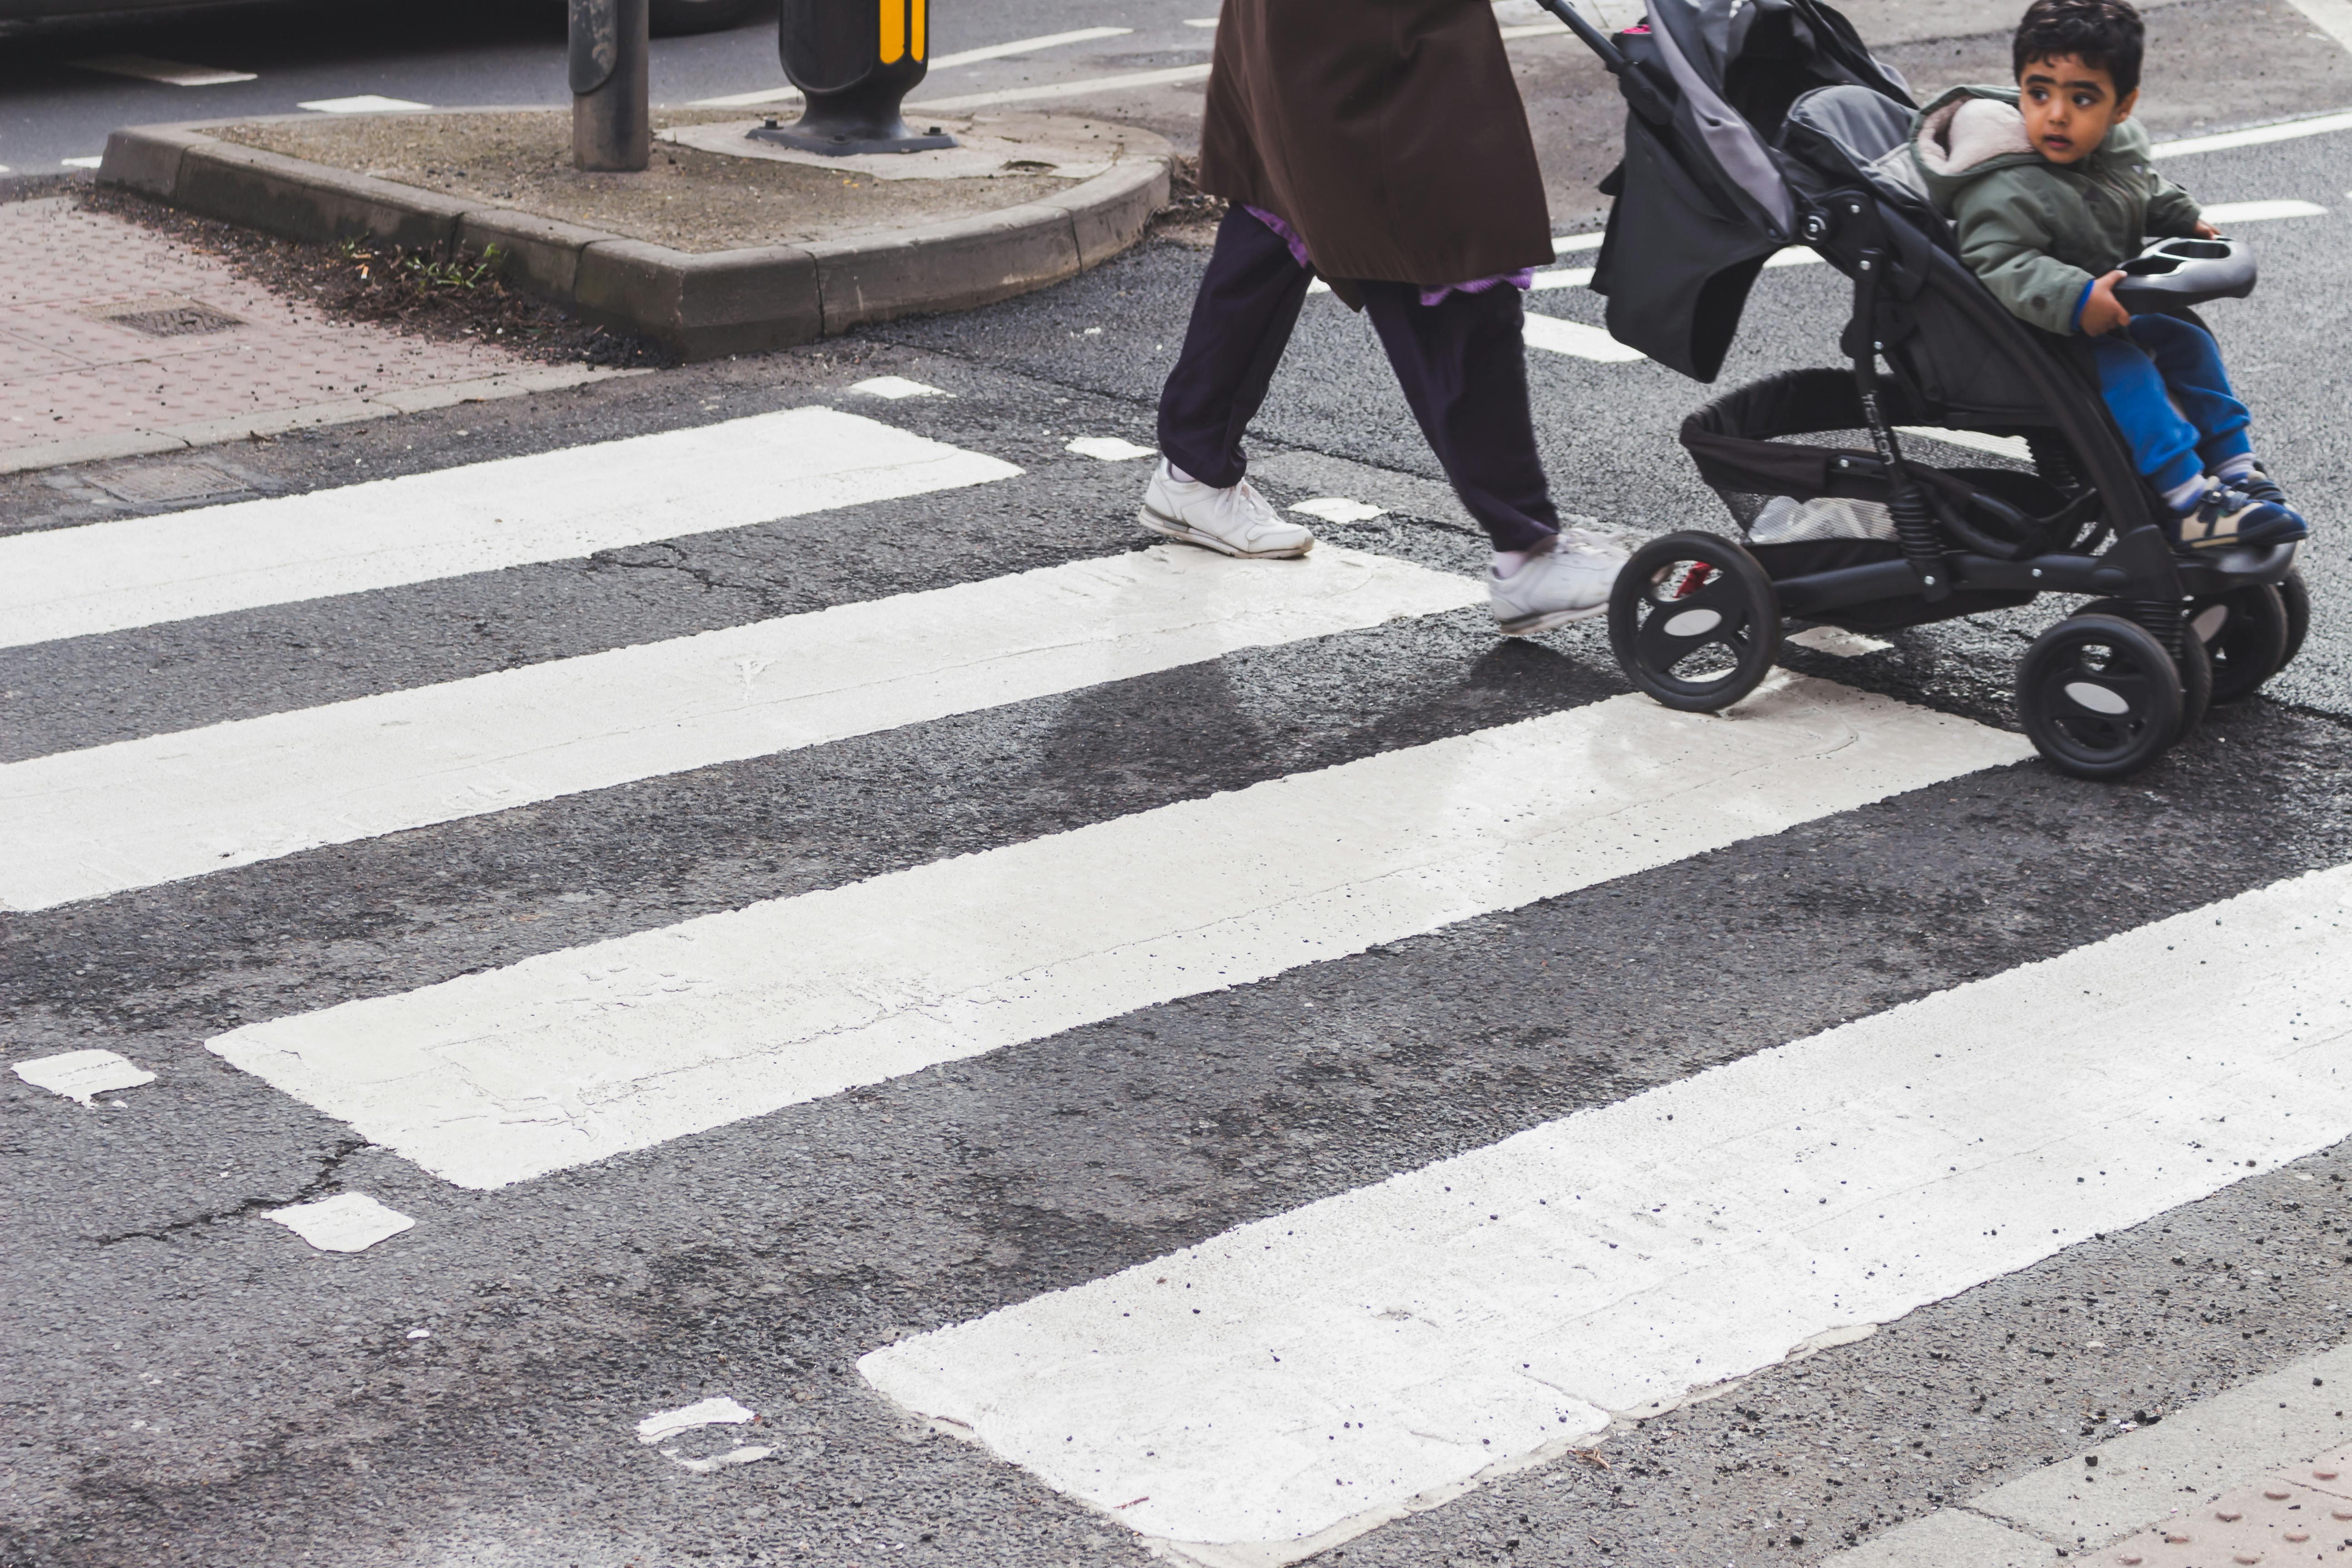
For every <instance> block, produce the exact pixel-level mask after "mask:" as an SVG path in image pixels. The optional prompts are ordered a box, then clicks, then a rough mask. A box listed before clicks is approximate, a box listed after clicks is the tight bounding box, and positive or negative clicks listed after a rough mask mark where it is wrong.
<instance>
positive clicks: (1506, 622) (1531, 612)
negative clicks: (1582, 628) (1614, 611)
mask: <svg viewBox="0 0 2352 1568" xmlns="http://www.w3.org/2000/svg"><path fill="white" fill-rule="evenodd" d="M1627 559H1628V557H1627V555H1626V552H1625V551H1624V550H1623V549H1622V548H1621V547H1620V546H1618V545H1616V544H1613V543H1612V542H1609V541H1608V540H1606V539H1604V538H1603V537H1602V536H1601V535H1600V534H1597V533H1590V532H1587V531H1585V530H1583V529H1580V528H1571V529H1565V530H1563V531H1561V533H1560V536H1559V540H1558V541H1557V542H1554V543H1553V545H1552V547H1551V548H1550V549H1549V550H1547V551H1545V552H1543V553H1542V554H1541V555H1530V556H1529V557H1528V559H1527V561H1526V563H1524V564H1522V565H1521V566H1520V567H1519V569H1518V570H1517V572H1514V573H1512V574H1510V575H1509V576H1508V577H1498V576H1496V574H1495V569H1494V568H1493V567H1491V566H1490V567H1488V568H1487V569H1486V602H1487V604H1489V605H1492V606H1493V607H1494V611H1495V624H1496V626H1499V627H1500V628H1501V629H1502V633H1503V635H1504V636H1505V637H1533V636H1535V635H1536V634H1537V633H1538V632H1548V631H1549V630H1551V629H1552V628H1553V627H1554V626H1566V625H1567V624H1568V623H1569V622H1570V621H1580V620H1584V619H1586V618H1587V617H1589V616H1597V615H1599V614H1601V612H1602V611H1603V610H1606V609H1607V608H1608V607H1609V590H1610V589H1611V588H1612V587H1614V586H1615V585H1616V583H1617V570H1618V568H1619V567H1621V566H1622V565H1624V564H1625V562H1626V560H1627Z"/></svg>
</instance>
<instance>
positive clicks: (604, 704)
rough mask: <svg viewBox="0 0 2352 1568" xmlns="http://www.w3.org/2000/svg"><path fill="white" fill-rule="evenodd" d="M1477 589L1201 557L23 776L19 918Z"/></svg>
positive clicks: (361, 708)
mask: <svg viewBox="0 0 2352 1568" xmlns="http://www.w3.org/2000/svg"><path fill="white" fill-rule="evenodd" d="M1483 597H1484V593H1483V590H1482V589H1481V588H1480V586H1479V584H1477V583H1476V582H1475V580H1474V579H1471V578H1468V577H1459V576H1455V575H1454V574H1450V573H1444V572H1433V571H1430V570H1428V569H1427V568H1425V567H1421V566H1415V565H1413V564H1412V563H1409V562H1403V561H1398V560H1394V559H1391V558H1390V557H1387V556H1381V555H1367V554H1360V553H1358V552H1352V551H1345V550H1339V549H1327V550H1318V551H1317V552H1315V553H1314V554H1313V555H1312V556H1311V557H1309V558H1308V559H1307V560H1304V561H1301V562H1297V563H1282V564H1279V565H1272V566H1269V565H1268V564H1266V563H1259V562H1234V561H1229V560H1227V559H1226V558H1224V557H1223V556H1221V555H1217V554H1214V553H1213V552H1208V551H1202V550H1194V549H1190V548H1187V547H1185V546H1181V545H1160V546H1155V547H1154V548H1152V549H1150V550H1145V551H1137V552H1130V553H1128V554H1123V555H1114V556H1109V557H1107V558H1104V559H1099V560H1094V561H1079V562H1073V563H1069V564H1067V565H1063V566H1049V567H1041V568H1039V569H1038V570H1036V571H1034V572H1024V573H1020V574H1014V575H1012V576H1006V577H998V578H992V579H989V580H986V581H982V582H977V583H965V584H959V585H957V586H955V587H951V588H939V589H933V590H930V591H929V592H925V593H915V594H899V595H892V596H890V597H887V598H882V599H875V600H868V601H866V602H865V603H862V604H854V605H836V606H835V607H834V608H832V609H828V610H820V611H816V612H814V613H813V614H808V615H799V616H779V617H777V618H776V619H773V620H767V621H760V622H755V623H754V624H752V625H751V626H730V627H727V628H725V629H723V630H719V631H710V632H702V633H698V634H697V635H695V636H692V637H674V638H671V639H668V640H667V641H664V642H656V643H646V644H641V645H639V646H637V647H622V648H614V649H612V650H611V651H609V652H605V653H597V654H587V655H583V656H582V657H579V658H562V659H551V660H548V661H547V662H545V663H542V664H534V665H526V666H524V667H523V668H520V669H507V670H499V671H497V672H495V673H492V674H488V675H478V676H474V677H471V678H469V679H463V680H453V681H447V682H445V683H443V684H440V685H437V686H425V687H415V688H412V689H407V690H404V691H387V692H383V693H382V694H380V695H377V696H373V697H362V698H355V699H353V700H350V701H345V702H335V703H330V704H327V705H325V706H322V707H318V708H307V709H299V710H294V711H291V712H285V713H272V714H267V715H264V716H263V717H260V718H257V719H241V720H236V721H230V722H227V723H221V724H214V725H209V726H206V727H205V728H203V729H197V730H186V731H180V732H178V733H175V734H164V735H151V736H147V737H145V738H143V739H141V740H136V741H123V742H116V743H114V744H111V745H105V746H95V747H91V748H89V749H88V750H85V751H79V752H57V753H54V754H52V755H49V756H46V757H36V758H33V759H31V760H29V761H26V762H20V763H5V764H0V909H16V910H32V909H48V908H53V907H55V906H57V905H58V904H62V903H69V902H72V901H73V900H78V899H89V898H99V897H103V896H104V895H106V894H108V893H114V892H120V891H122V890H124V889H131V888H142V887H152V886H154V885H156V884H159V883H163V882H170V881H177V880H180V879H184V878H188V877H199V876H203V875H205V874H206V873H207V872H212V871H218V870H225V869H226V868H230V867H233V866H242V865H251V864H253V863H255V862H257V861H261V860H271V859H276V858H279V857H281V856H286V855H291V854H296V853H299V852H300V851H302V850H305V849H311V848H316V847H320V846H321V845H327V844H348V843H353V842H356V841H357V840H360V839H362V838H373V837H378V836H380V835H383V834H386V833H397V832H401V831H403V830H404V829H408V828H415V827H424V826H431V825H432V824H435V823H441V822H455V821H459V820H462V819H464V818H466V817H469V816H486V815H488V814H489V813H491V812H497V811H504V810H507V809H509V808H510V807H513V806H518V805H530V804H532V803H534V802H538V801H544V800H553V799H557V798H559V797H561V796H563V795H580V794H583V793H585V792H588V791H591V790H598V789H609V788H611V787H613V786H614V785H616V784H628V783H632V782H635V781H636V780H639V779H646V778H655V777H659V776H662V775H664V774H668V773H682V772H685V771H687V770H688V769H692V768H699V767H708V766H711V765H713V764H715V763H726V762H734V761H739V760H740V759H742V758H746V757H758V756H768V755H772V754H773V753H775V752H785V751H792V750H796V749H798V748H801V747H805V746H814V745H822V744H824V743H825V742H831V741H837V740H842V739H845V738H846V737H848V736H852V735H866V734H872V733H875V732H877V731H882V730H887V729H894V728H897V727H898V726H901V725H906V724H917V723H922V722H925V721H929V720H934V719H940V718H944V717H946V716H948V715H950V714H954V713H967V712H972V711H976V710H980V709H983V708H993V707H999V706H1002V705H1003V704H1005V703H1008V702H1018V701H1023V700H1029V699H1033V698H1037V697H1045V696H1050V695H1053V694H1055V693H1057V692H1064V691H1075V690H1077V689H1082V688H1085V687H1088V686H1096V685H1100V684H1102V683H1103V682H1106V681H1111V680H1124V679H1133V678H1135V677H1137V676H1141V675H1147V674H1150V673H1152V672H1154V671H1157V670H1162V669H1172V668H1177V667H1178V666H1181V665H1186V664H1194V663H1198V662H1200V661H1202V660H1203V659H1210V658H1217V657H1219V656H1220V655H1223V654H1225V653H1230V652H1232V651H1233V650H1234V649H1236V648H1243V647H1270V646H1276V645H1279V644H1283V643H1288V642H1295V641H1298V640H1301V639H1303V638H1307V637H1327V636H1330V635H1333V634H1336V633H1339V632H1346V631H1355V630H1360V629H1362V628H1364V627H1367V626H1379V625H1381V624H1382V623H1383V622H1386V621H1390V620H1393V619H1397V618H1399V617H1402V616H1423V615H1432V614H1437V613H1441V612H1444V611H1447V610H1455V609H1460V608H1462V607H1463V606H1465V605H1472V604H1476V603H1479V602H1482V600H1483Z"/></svg>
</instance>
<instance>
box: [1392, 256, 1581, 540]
mask: <svg viewBox="0 0 2352 1568" xmlns="http://www.w3.org/2000/svg"><path fill="white" fill-rule="evenodd" d="M1356 287H1357V288H1358V289H1361V290H1362V291H1363V297H1364V309H1365V310H1366V311H1367V312H1368V313H1369V314H1370V316H1371V318H1372V330H1373V331H1377V332H1378V333H1380V336H1381V347H1382V348H1383V349H1385V350H1387V351H1388V356H1389V363H1390V364H1391V366H1392V367H1393V368H1394V369H1395V371H1396V378H1397V381H1398V383H1399V384H1401V385H1402V387H1403V388H1404V396H1405V401H1406V402H1407V403H1408V404H1410V405H1412V414H1413V417H1414V418H1415V419H1417V420H1419V421H1420V422H1421V431H1422V434H1423V436H1426V437H1428V438H1429V445H1430V449H1431V450H1433V451H1434V452H1435V453H1436V454H1437V461H1438V463H1439V464H1440V466H1442V467H1443V468H1444V469H1445V477H1446V478H1447V479H1451V480H1452V481H1453V483H1454V494H1456V495H1458V496H1460V497H1461V498H1462V504H1463V505H1464V506H1465V507H1466V508H1468V509H1469V511H1470V515H1471V516H1472V517H1474V518H1475V519H1477V520H1478V522H1479V525H1480V526H1481V527H1483V528H1485V529H1486V536H1487V537H1488V538H1489V539H1491V540H1493V541H1494V542H1495V548H1496V550H1498V551H1528V550H1534V549H1538V548H1540V547H1542V546H1543V545H1545V544H1547V543H1549V542H1550V541H1551V540H1552V538H1553V537H1554V536H1556V535H1557V534H1558V533H1559V510H1557V509H1556V508H1554V507H1553V505H1552V501H1551V489H1550V487H1549V485H1547V484H1546V483H1545V481H1544V471H1543V459H1542V458H1541V457H1539V456H1538V454H1537V451H1536V429H1535V417H1534V415H1533V413H1532V412H1531V411H1530V409H1529V408H1528V359H1527V345H1526V343H1525V342H1523V341H1522V339H1521V336H1520V330H1521V329H1520V323H1521V320H1522V318H1521V314H1520V304H1519V291H1518V290H1517V289H1513V288H1510V287H1508V286H1507V285H1498V286H1496V287H1495V288H1491V289H1484V290H1482V291H1480V292H1478V293H1475V294H1465V293H1461V292H1458V291H1457V292H1454V293H1451V294H1448V295H1446V296H1445V298H1444V299H1443V300H1439V301H1438V302H1437V303H1436V304H1434V305H1424V304H1423V303H1422V302H1421V290H1420V289H1418V288H1416V287H1415V286H1413V285H1412V284H1410V283H1359V284H1357V285H1356Z"/></svg>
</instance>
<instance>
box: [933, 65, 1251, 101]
mask: <svg viewBox="0 0 2352 1568" xmlns="http://www.w3.org/2000/svg"><path fill="white" fill-rule="evenodd" d="M1208 79H1209V68H1208V67H1207V66H1204V65H1200V66H1173V67H1171V68H1168V69H1166V70H1156V71H1129V72H1127V73H1126V74H1124V75H1121V76H1098V77H1088V78H1087V79H1083V80H1079V81H1049V82H1038V83H1036V84H1034V85H1033V86H1029V87H1007V88H1000V89H997V90H996V91H994V92H974V93H967V94H965V95H964V96H963V97H961V98H930V99H925V100H923V101H922V102H920V103H910V104H908V105H907V107H908V109H909V110H924V111H929V112H944V111H946V110H955V109H986V108H988V107H989V106H991V105H992V104H998V103H1027V102H1031V101H1033V100H1037V99H1045V98H1090V97H1092V96H1094V95H1095V94H1097V93H1104V92H1127V91H1131V90H1133V89H1136V88H1140V87H1173V86H1176V85H1178V84H1180V83H1183V82H1194V81H1206V80H1208Z"/></svg>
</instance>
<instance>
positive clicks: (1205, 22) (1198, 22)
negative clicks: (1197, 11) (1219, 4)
mask: <svg viewBox="0 0 2352 1568" xmlns="http://www.w3.org/2000/svg"><path fill="white" fill-rule="evenodd" d="M1184 25H1185V26H1188V27H1213V26H1216V25H1217V19H1216V18H1215V17H1214V16H1187V17H1185V18H1184Z"/></svg>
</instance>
